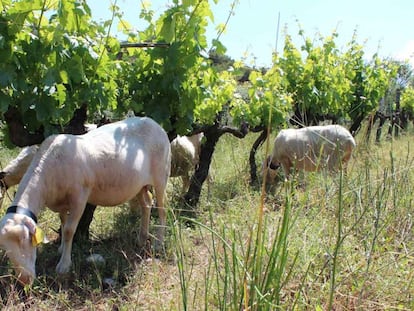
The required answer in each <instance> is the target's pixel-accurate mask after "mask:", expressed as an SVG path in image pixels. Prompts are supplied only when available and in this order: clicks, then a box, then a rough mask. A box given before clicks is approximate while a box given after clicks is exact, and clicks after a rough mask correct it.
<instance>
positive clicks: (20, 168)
mask: <svg viewBox="0 0 414 311" xmlns="http://www.w3.org/2000/svg"><path fill="white" fill-rule="evenodd" d="M84 126H85V130H86V132H90V131H92V130H95V129H96V128H97V127H98V125H96V124H85V125H84ZM38 150H39V145H32V146H27V147H24V148H23V149H22V150H21V151H20V153H19V154H18V155H17V157H16V158H14V159H13V160H11V161H10V163H9V164H7V166H6V167H5V168H4V169H3V170H2V171H1V172H0V207H1V206H2V204H3V199H4V196H5V194H6V191H7V189H8V188H10V187H12V186H15V185H17V184H19V183H20V180H21V179H22V178H23V175H24V174H25V173H26V170H27V168H28V167H29V165H30V162H32V159H33V158H34V156H35V154H36V152H37V151H38Z"/></svg>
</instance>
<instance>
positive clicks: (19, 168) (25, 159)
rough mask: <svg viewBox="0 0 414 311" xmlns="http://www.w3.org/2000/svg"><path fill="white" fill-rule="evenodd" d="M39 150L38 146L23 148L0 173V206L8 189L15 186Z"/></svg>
mask: <svg viewBox="0 0 414 311" xmlns="http://www.w3.org/2000/svg"><path fill="white" fill-rule="evenodd" d="M37 150H39V146H38V145H32V146H28V147H24V148H23V149H22V150H21V151H20V153H19V154H18V155H17V157H16V158H15V159H13V160H12V161H10V163H9V164H8V165H7V166H6V167H5V168H4V169H3V170H2V171H1V172H0V188H1V191H0V196H1V197H0V206H1V205H2V203H3V198H4V195H5V193H6V191H7V189H8V188H10V187H12V186H15V185H17V184H18V183H19V182H20V180H21V179H22V177H23V175H24V173H26V170H27V168H28V167H29V165H30V162H32V159H33V157H34V155H35V154H36V152H37Z"/></svg>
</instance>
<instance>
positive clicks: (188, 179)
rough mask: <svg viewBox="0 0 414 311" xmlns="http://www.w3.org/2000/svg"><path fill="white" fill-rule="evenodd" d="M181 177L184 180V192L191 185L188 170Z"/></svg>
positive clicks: (182, 191)
mask: <svg viewBox="0 0 414 311" xmlns="http://www.w3.org/2000/svg"><path fill="white" fill-rule="evenodd" d="M181 179H182V181H183V188H182V190H181V193H182V194H184V193H186V192H187V191H188V188H189V187H190V176H189V175H188V172H187V173H185V174H184V175H183V176H181Z"/></svg>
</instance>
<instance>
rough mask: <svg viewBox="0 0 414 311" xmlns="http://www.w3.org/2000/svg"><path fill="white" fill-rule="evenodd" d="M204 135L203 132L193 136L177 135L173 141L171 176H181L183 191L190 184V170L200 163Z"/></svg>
mask: <svg viewBox="0 0 414 311" xmlns="http://www.w3.org/2000/svg"><path fill="white" fill-rule="evenodd" d="M203 137H204V134H203V133H198V134H195V135H192V136H177V137H176V138H175V139H174V140H173V141H172V142H171V175H170V177H181V179H182V181H183V188H182V192H183V193H184V192H185V191H187V190H188V187H189V186H190V172H191V171H192V170H194V168H195V167H197V165H198V164H199V161H200V149H201V140H202V139H203Z"/></svg>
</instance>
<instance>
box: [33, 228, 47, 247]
mask: <svg viewBox="0 0 414 311" xmlns="http://www.w3.org/2000/svg"><path fill="white" fill-rule="evenodd" d="M44 238H45V233H44V232H43V230H42V229H40V228H39V227H36V231H35V233H34V234H33V235H32V245H33V246H35V247H36V246H38V245H39V244H40V243H42V242H43V240H44Z"/></svg>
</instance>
